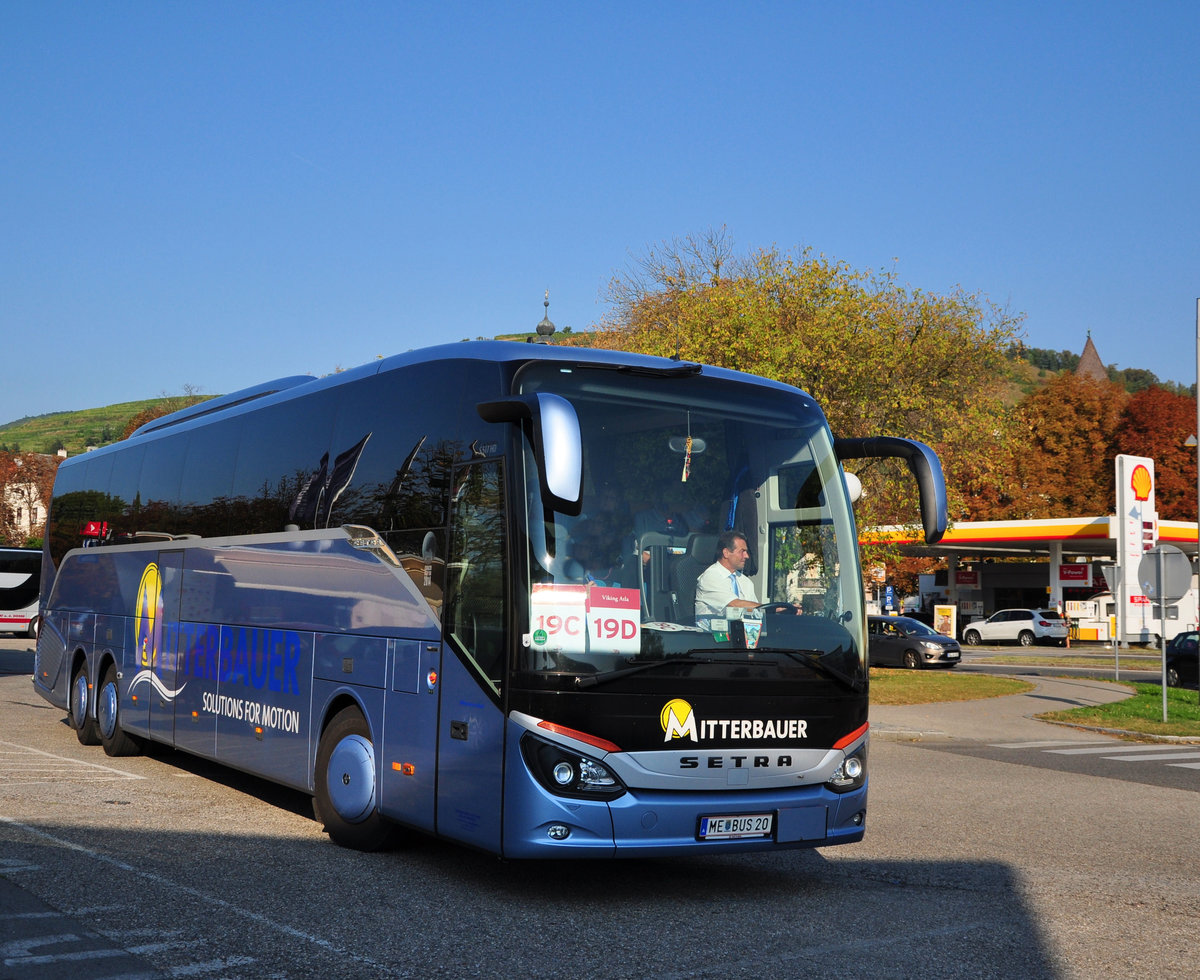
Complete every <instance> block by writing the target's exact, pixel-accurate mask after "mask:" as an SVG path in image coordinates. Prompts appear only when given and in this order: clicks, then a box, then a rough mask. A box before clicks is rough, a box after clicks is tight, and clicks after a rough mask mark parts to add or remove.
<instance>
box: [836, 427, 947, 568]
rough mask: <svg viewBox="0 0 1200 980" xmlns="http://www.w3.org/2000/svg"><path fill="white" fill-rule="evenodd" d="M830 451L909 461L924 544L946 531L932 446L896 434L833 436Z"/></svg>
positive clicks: (942, 486)
mask: <svg viewBox="0 0 1200 980" xmlns="http://www.w3.org/2000/svg"><path fill="white" fill-rule="evenodd" d="M833 451H834V452H835V453H837V456H838V459H843V460H844V459H864V458H866V457H868V456H870V457H878V458H882V457H889V456H894V457H899V458H900V459H903V460H904V461H905V462H906V463H908V469H909V471H910V472H911V473H912V475H913V476H914V477H916V479H917V489H918V490H920V492H921V524H922V525H923V526H924V529H925V543H926V544H937V542H939V541H941V540H942V535H943V534H945V533H946V524H947V521H948V518H947V515H946V481H945V479H944V478H943V477H942V464H941V461H940V460H939V459H938V457H937V453H935V452H934V451H933V450H932V449H930V448H929V447H928V446H927V445H925V443H923V442H918V441H917V440H916V439H900V438H897V437H895V436H875V437H873V438H870V439H835V440H834V441H833Z"/></svg>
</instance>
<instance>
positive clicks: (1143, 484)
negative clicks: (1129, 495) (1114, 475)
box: [1129, 463, 1154, 500]
mask: <svg viewBox="0 0 1200 980" xmlns="http://www.w3.org/2000/svg"><path fill="white" fill-rule="evenodd" d="M1129 488H1130V489H1131V490H1132V491H1133V499H1134V500H1149V499H1150V491H1151V490H1153V489H1154V478H1153V477H1152V476H1151V475H1150V471H1149V470H1148V469H1146V467H1145V466H1143V465H1142V464H1141V463H1139V464H1138V465H1137V466H1135V467H1134V468H1133V474H1132V475H1131V476H1130V477H1129Z"/></svg>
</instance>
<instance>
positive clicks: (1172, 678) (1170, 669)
mask: <svg viewBox="0 0 1200 980" xmlns="http://www.w3.org/2000/svg"><path fill="white" fill-rule="evenodd" d="M1167 687H1179V671H1178V670H1176V669H1175V667H1174V666H1173V665H1171V664H1167Z"/></svg>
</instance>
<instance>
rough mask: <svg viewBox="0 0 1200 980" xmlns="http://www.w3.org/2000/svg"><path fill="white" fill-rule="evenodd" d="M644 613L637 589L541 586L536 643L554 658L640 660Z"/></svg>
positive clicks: (536, 590) (537, 587)
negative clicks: (592, 656)
mask: <svg viewBox="0 0 1200 980" xmlns="http://www.w3.org/2000/svg"><path fill="white" fill-rule="evenodd" d="M641 609H642V604H641V594H640V593H639V592H638V590H637V589H620V588H616V587H614V586H607V585H590V586H589V585H556V584H554V583H549V582H547V583H535V584H534V586H533V591H532V594H531V595H530V613H531V619H532V623H531V625H532V629H531V630H530V640H531V642H532V645H533V647H534V649H536V650H544V651H549V652H551V653H567V654H582V653H588V652H589V651H590V652H594V653H600V652H603V653H618V654H635V653H638V652H639V651H640V650H641V646H642V634H641Z"/></svg>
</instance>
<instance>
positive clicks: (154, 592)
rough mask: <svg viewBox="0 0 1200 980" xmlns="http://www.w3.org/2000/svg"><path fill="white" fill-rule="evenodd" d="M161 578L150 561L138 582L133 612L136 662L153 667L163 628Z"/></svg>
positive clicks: (156, 568) (160, 643)
mask: <svg viewBox="0 0 1200 980" xmlns="http://www.w3.org/2000/svg"><path fill="white" fill-rule="evenodd" d="M162 613H163V607H162V578H161V576H160V575H159V574H158V565H156V564H155V563H154V562H150V564H149V565H147V566H146V569H145V571H143V572H142V581H141V582H140V583H139V584H138V596H137V611H136V612H135V614H134V627H135V633H134V635H135V636H136V637H137V650H138V662H139V663H140V664H141V665H142V666H143V667H153V666H154V664H155V662H156V661H157V660H158V650H159V647H160V646H161V645H162V628H163V621H162V619H163V614H162Z"/></svg>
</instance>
